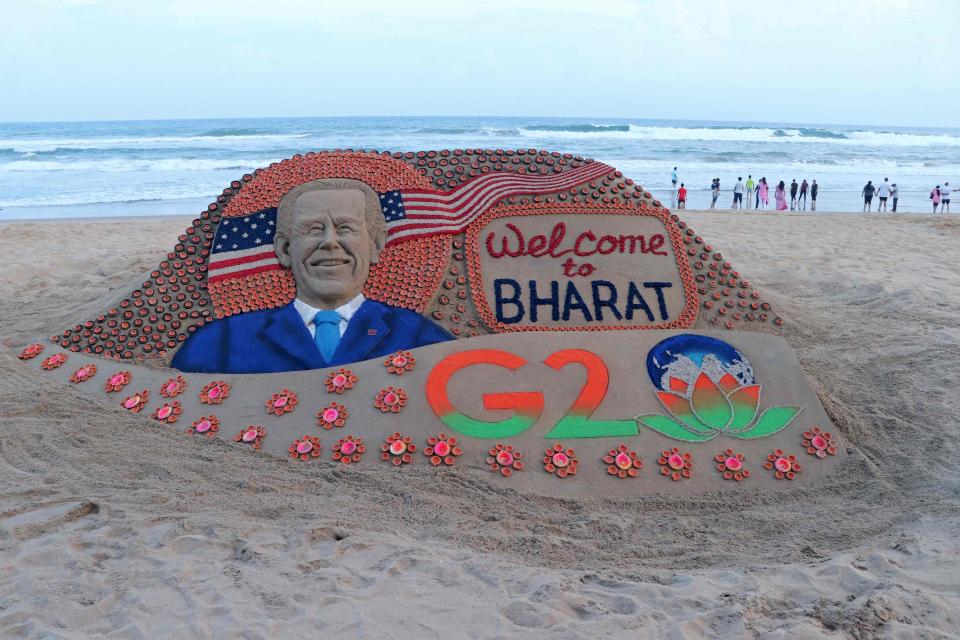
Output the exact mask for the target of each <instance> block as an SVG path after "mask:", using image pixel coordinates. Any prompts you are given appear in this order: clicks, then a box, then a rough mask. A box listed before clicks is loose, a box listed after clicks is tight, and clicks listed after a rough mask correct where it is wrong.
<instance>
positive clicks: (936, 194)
mask: <svg viewBox="0 0 960 640" xmlns="http://www.w3.org/2000/svg"><path fill="white" fill-rule="evenodd" d="M930 199H931V200H932V201H933V212H934V213H936V212H937V205H938V204H940V185H937V186H936V187H934V188H933V191H931V192H930Z"/></svg>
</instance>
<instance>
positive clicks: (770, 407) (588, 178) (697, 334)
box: [20, 149, 844, 496]
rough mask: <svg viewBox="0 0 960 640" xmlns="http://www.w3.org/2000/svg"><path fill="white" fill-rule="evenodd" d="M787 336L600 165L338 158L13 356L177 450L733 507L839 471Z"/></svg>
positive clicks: (431, 155) (256, 190)
mask: <svg viewBox="0 0 960 640" xmlns="http://www.w3.org/2000/svg"><path fill="white" fill-rule="evenodd" d="M780 325H781V320H780V319H779V318H778V317H776V315H774V313H773V311H772V310H771V308H770V305H769V304H768V303H767V302H766V301H765V300H764V299H763V295H762V294H761V293H760V292H759V291H758V290H756V289H755V288H754V287H752V286H751V284H750V283H749V281H748V280H746V279H745V278H744V277H742V276H741V274H739V273H738V272H737V271H736V270H734V269H733V267H732V265H731V264H730V263H729V262H727V261H726V260H725V259H724V258H723V256H722V255H721V254H720V253H719V252H718V251H717V250H716V249H715V248H714V247H712V246H710V245H709V244H707V243H706V242H705V241H704V240H703V239H702V238H700V237H699V236H697V235H696V234H695V233H694V232H693V230H691V229H689V228H688V227H687V226H686V225H685V224H684V223H683V222H682V221H681V220H680V219H679V218H678V217H677V216H675V215H672V214H670V212H669V211H667V210H666V209H665V208H664V207H663V206H662V205H661V204H660V203H659V202H657V201H656V200H655V199H653V198H652V197H651V196H650V194H649V193H647V192H645V191H644V190H643V189H641V188H640V187H638V186H636V185H634V184H633V183H632V182H631V181H630V180H629V179H626V178H624V177H623V176H622V174H621V173H620V172H619V171H616V170H615V169H614V168H612V167H609V166H607V165H604V164H603V163H600V162H595V161H592V160H588V159H583V158H579V157H574V156H571V155H569V154H560V153H550V152H547V151H537V150H519V151H504V150H480V149H475V150H454V151H447V150H444V151H429V152H417V153H412V152H408V153H393V154H390V153H377V152H354V151H335V152H323V153H310V154H306V155H304V156H299V155H298V156H294V157H293V158H291V159H289V160H286V161H284V162H281V163H277V164H274V165H271V166H270V167H267V168H265V169H260V170H258V171H256V172H255V173H253V174H252V175H245V176H243V178H242V180H237V181H235V182H233V183H232V184H231V185H230V187H229V188H227V189H226V190H224V192H223V194H222V195H221V196H220V197H218V198H217V202H215V203H212V204H211V205H210V206H209V207H208V210H207V211H205V212H203V214H201V216H200V217H198V218H197V219H196V220H194V221H193V223H192V225H191V226H190V227H189V228H188V229H187V230H186V231H185V233H184V234H183V235H181V236H180V237H179V239H178V243H177V245H176V246H175V247H174V250H173V251H172V252H170V253H169V254H168V256H167V259H166V260H164V261H163V262H162V263H161V264H160V265H159V266H158V268H157V269H156V270H154V271H153V272H151V273H150V274H149V276H148V277H146V278H145V279H144V282H143V284H142V286H141V287H139V288H138V289H136V290H135V291H133V292H132V293H131V294H130V295H129V296H128V297H127V298H125V299H124V300H122V302H120V303H119V304H118V305H117V306H115V307H112V308H109V309H104V311H103V313H102V314H100V315H98V316H97V317H96V318H90V319H86V320H85V321H83V322H81V323H80V324H78V325H76V326H74V327H70V328H68V329H66V330H64V331H63V332H62V333H61V334H59V335H55V336H53V337H52V339H51V342H52V343H53V344H52V346H51V345H45V344H43V343H41V342H38V343H36V344H33V345H30V346H27V347H25V348H24V350H23V351H22V353H21V354H20V357H21V359H22V360H24V362H25V363H28V364H29V365H30V366H36V367H39V368H42V369H44V370H46V371H47V372H48V375H50V376H53V377H56V378H58V379H62V380H63V382H64V383H66V384H71V385H73V386H75V387H76V388H78V389H82V390H85V391H89V392H90V393H92V394H94V395H97V396H99V397H101V398H102V399H103V400H105V401H108V402H112V403H115V404H117V405H118V407H119V408H120V410H127V411H132V412H138V413H141V414H143V415H144V416H146V417H147V418H149V419H152V420H153V421H154V422H155V424H158V425H160V427H161V428H177V429H179V430H181V431H184V432H186V433H187V434H189V435H190V436H192V437H193V439H194V442H193V443H184V446H203V444H202V443H203V442H205V441H207V440H208V439H211V438H222V439H225V440H228V441H230V442H231V443H232V446H249V447H250V448H253V449H259V450H262V451H266V452H270V453H273V454H278V455H281V456H283V457H285V458H288V459H289V460H290V461H295V462H298V463H308V464H309V463H317V462H318V461H326V463H328V464H343V465H351V464H365V465H366V464H383V465H390V466H395V467H397V468H398V470H397V473H401V474H402V468H403V467H405V466H406V465H409V464H418V465H432V466H435V467H438V468H446V467H456V468H458V469H461V470H463V472H464V473H479V474H485V475H486V476H487V477H489V478H492V479H495V481H497V482H504V483H509V485H510V486H513V487H516V488H518V489H522V490H532V491H536V492H540V493H544V494H551V495H568V496H590V495H605V496H607V495H631V494H638V493H702V492H709V491H728V492H736V491H741V490H742V487H744V486H747V485H750V486H755V487H759V488H765V489H770V490H775V489H776V488H778V487H781V486H784V485H789V484H791V483H798V482H804V481H805V480H806V481H813V480H815V479H817V478H819V477H822V476H824V475H825V474H828V473H830V472H831V471H832V470H833V469H834V468H835V466H836V465H837V464H839V463H840V462H841V461H842V459H843V458H844V448H843V446H842V445H841V444H840V443H839V441H838V438H837V436H836V435H834V434H835V429H834V428H833V427H832V425H831V423H830V421H829V418H828V417H827V415H826V414H825V412H824V410H823V407H822V406H821V405H820V403H819V401H818V400H817V397H816V395H815V394H814V392H813V390H812V389H811V387H810V385H809V383H808V382H807V381H806V379H805V377H804V375H803V372H802V370H801V368H800V366H799V363H798V362H797V360H796V358H795V357H794V355H793V352H792V350H791V349H790V347H789V346H788V344H787V343H786V341H784V340H783V338H781V337H780V336H779V335H777V334H778V332H779V331H778V328H779V327H780ZM291 463H292V462H291ZM441 481H443V475H442V474H440V475H438V482H441Z"/></svg>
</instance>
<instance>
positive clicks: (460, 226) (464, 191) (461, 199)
mask: <svg viewBox="0 0 960 640" xmlns="http://www.w3.org/2000/svg"><path fill="white" fill-rule="evenodd" d="M611 171H613V167H610V166H609V165H605V164H603V163H602V162H591V163H588V164H585V165H583V166H581V167H577V168H576V169H573V170H571V171H566V172H564V173H561V174H553V175H547V176H544V175H540V174H537V175H529V174H516V173H489V174H487V175H483V176H480V177H479V178H474V179H473V180H470V181H468V182H465V183H463V184H462V185H460V186H458V187H456V188H455V189H453V190H451V191H404V192H403V207H404V210H405V212H406V217H405V218H403V219H401V220H395V221H393V222H390V223H388V224H387V245H388V246H389V245H391V244H393V243H396V242H402V241H404V240H411V239H413V238H419V237H421V236H426V235H434V234H452V233H459V232H461V231H463V230H464V229H465V228H466V227H467V225H469V224H470V223H471V222H473V221H474V220H475V219H476V218H477V216H479V215H480V214H481V213H483V212H484V211H486V210H487V209H488V208H489V207H490V206H491V205H493V204H494V203H496V202H498V201H499V200H502V199H504V198H507V197H510V196H513V195H521V194H523V195H537V194H543V193H557V192H559V191H566V190H567V189H570V188H572V187H575V186H577V185H580V184H583V183H585V182H589V181H591V180H595V179H597V178H600V177H602V176H605V175H607V174H608V173H610V172H611Z"/></svg>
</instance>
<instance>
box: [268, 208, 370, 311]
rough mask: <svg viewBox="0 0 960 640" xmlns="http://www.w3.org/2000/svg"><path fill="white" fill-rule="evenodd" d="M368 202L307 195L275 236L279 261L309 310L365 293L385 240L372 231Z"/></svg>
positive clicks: (325, 307) (331, 307) (333, 305)
mask: <svg viewBox="0 0 960 640" xmlns="http://www.w3.org/2000/svg"><path fill="white" fill-rule="evenodd" d="M366 197H367V196H366V194H364V192H363V191H361V190H360V189H325V190H316V191H306V192H304V193H302V194H300V195H299V196H297V197H296V200H295V201H294V202H293V203H292V206H291V209H290V211H291V213H292V215H291V216H290V217H289V219H288V220H287V222H286V224H285V228H282V229H278V230H277V238H276V242H275V245H274V247H275V250H276V253H277V259H278V260H279V261H280V264H281V265H283V266H284V267H289V268H290V269H291V270H292V271H293V277H294V279H295V280H296V283H297V297H298V298H300V299H301V300H303V301H304V302H306V303H307V304H309V305H311V306H313V307H317V308H319V309H335V308H337V307H339V306H341V305H343V304H345V303H347V302H349V301H350V300H352V299H353V298H354V297H356V296H357V294H359V293H360V292H361V291H362V290H363V285H364V283H365V282H366V280H367V276H368V275H369V273H370V265H371V264H373V263H376V262H377V260H378V259H379V256H380V250H381V249H382V248H383V244H384V240H385V238H384V234H383V233H373V234H371V233H370V231H369V229H368V225H367V221H366V217H365V209H366Z"/></svg>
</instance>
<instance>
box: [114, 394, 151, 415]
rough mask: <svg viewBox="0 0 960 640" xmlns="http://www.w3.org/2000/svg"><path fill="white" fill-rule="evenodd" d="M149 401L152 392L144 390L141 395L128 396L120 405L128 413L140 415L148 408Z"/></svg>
mask: <svg viewBox="0 0 960 640" xmlns="http://www.w3.org/2000/svg"><path fill="white" fill-rule="evenodd" d="M149 399H150V392H149V391H147V390H146V389H144V390H143V391H141V392H140V393H135V394H133V395H132V396H127V397H126V398H124V400H123V402H121V403H120V406H121V407H123V408H124V409H126V410H127V411H132V412H133V413H140V410H141V409H143V408H144V407H145V406H147V400H149Z"/></svg>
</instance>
